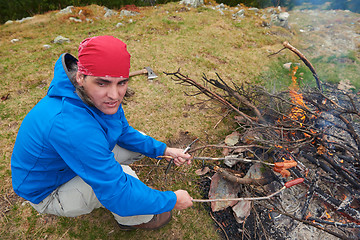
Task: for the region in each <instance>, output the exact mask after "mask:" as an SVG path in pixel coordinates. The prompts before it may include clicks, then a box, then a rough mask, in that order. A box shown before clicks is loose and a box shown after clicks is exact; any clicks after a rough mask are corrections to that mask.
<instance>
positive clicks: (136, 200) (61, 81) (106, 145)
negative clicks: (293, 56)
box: [11, 54, 176, 216]
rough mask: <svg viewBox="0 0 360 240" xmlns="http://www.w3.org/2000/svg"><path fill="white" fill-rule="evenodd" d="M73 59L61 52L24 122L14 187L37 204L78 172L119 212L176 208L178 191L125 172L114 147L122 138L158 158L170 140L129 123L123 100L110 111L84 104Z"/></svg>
mask: <svg viewBox="0 0 360 240" xmlns="http://www.w3.org/2000/svg"><path fill="white" fill-rule="evenodd" d="M72 61H77V60H76V58H74V57H73V56H71V55H70V54H63V55H61V57H60V58H59V60H58V61H57V62H56V64H55V70H54V72H55V73H54V78H53V80H52V82H51V84H50V88H49V90H48V93H47V95H46V96H45V97H44V98H43V99H42V100H40V102H39V103H38V104H37V105H36V106H35V107H34V108H33V109H32V110H31V111H30V112H29V113H28V114H27V116H26V117H25V118H24V120H23V122H22V124H21V127H20V130H19V132H18V135H17V139H16V142H15V146H14V149H13V153H12V158H11V170H12V183H13V188H14V191H15V192H16V193H17V194H18V195H19V196H21V197H23V198H25V199H27V200H29V201H30V202H32V203H35V204H37V203H39V202H41V201H42V200H43V199H44V198H45V197H47V196H48V195H49V194H50V193H51V192H52V191H54V190H55V189H56V188H57V187H59V186H60V185H62V184H63V183H66V182H67V181H69V180H70V179H72V178H73V177H75V176H76V175H78V176H80V177H81V178H82V179H83V180H84V181H85V182H86V183H87V184H89V185H90V186H91V187H92V189H93V190H94V192H95V194H96V196H97V198H98V199H99V201H100V202H101V203H102V205H103V206H104V207H105V208H107V209H108V210H110V211H111V212H114V213H116V214H118V215H120V216H133V215H142V214H158V213H162V212H166V211H170V210H171V209H173V208H174V206H175V203H176V195H175V193H174V192H171V191H165V192H162V191H158V190H154V189H151V188H149V187H148V186H146V185H145V184H144V183H142V182H141V181H140V180H138V179H136V178H134V177H132V176H130V175H128V174H126V173H124V172H123V169H122V167H121V165H120V164H119V163H118V162H117V161H116V160H115V158H114V154H113V153H112V150H113V148H114V146H115V144H118V145H119V146H121V147H123V148H126V149H129V150H132V151H136V152H139V153H142V154H144V155H146V156H149V157H153V158H154V157H157V156H160V155H163V153H164V151H165V148H166V145H165V144H164V143H162V142H159V141H157V140H155V139H153V138H151V137H149V136H144V135H143V134H141V133H140V132H138V131H137V130H135V129H134V128H132V127H131V126H129V124H128V122H127V120H126V118H125V115H124V111H123V109H122V107H121V106H120V107H119V110H118V112H117V113H116V114H114V115H106V114H104V113H102V112H101V111H99V110H98V109H96V108H94V107H89V106H88V105H86V104H85V103H84V102H83V101H82V100H81V99H80V98H79V97H78V95H77V94H76V93H75V87H74V86H73V85H72V83H71V82H70V80H69V78H68V74H69V70H68V67H67V63H68V62H72Z"/></svg>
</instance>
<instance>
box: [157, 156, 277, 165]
mask: <svg viewBox="0 0 360 240" xmlns="http://www.w3.org/2000/svg"><path fill="white" fill-rule="evenodd" d="M157 158H165V159H172V158H173V157H172V156H158V157H157ZM191 159H192V160H209V161H224V160H239V161H242V162H256V163H262V164H265V165H268V166H272V167H273V166H275V164H274V163H268V162H264V161H260V160H254V159H247V158H238V157H226V158H212V157H192V158H191Z"/></svg>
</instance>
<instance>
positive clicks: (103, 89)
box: [76, 73, 129, 114]
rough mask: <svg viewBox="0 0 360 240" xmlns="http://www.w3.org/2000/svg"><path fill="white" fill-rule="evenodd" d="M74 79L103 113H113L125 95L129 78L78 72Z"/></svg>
mask: <svg viewBox="0 0 360 240" xmlns="http://www.w3.org/2000/svg"><path fill="white" fill-rule="evenodd" d="M76 81H77V82H78V84H79V86H82V87H83V88H84V90H85V93H86V94H87V95H88V97H89V98H90V99H91V101H92V102H93V104H94V106H95V107H96V108H97V109H99V110H100V111H101V112H103V113H105V114H115V113H116V112H117V111H118V109H119V106H120V104H121V102H122V100H123V98H124V96H125V93H126V89H127V87H128V81H129V79H128V78H116V77H95V76H84V75H83V74H81V73H78V74H77V77H76Z"/></svg>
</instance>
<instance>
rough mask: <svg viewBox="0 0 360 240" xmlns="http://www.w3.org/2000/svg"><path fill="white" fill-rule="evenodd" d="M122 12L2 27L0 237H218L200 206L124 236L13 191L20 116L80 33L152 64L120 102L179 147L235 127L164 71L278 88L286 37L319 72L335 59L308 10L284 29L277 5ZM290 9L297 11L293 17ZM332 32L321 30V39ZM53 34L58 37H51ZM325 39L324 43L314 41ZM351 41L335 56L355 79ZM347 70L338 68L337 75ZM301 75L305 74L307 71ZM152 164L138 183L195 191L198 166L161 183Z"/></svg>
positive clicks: (96, 9)
mask: <svg viewBox="0 0 360 240" xmlns="http://www.w3.org/2000/svg"><path fill="white" fill-rule="evenodd" d="M127 10H128V11H132V12H131V14H130V15H129V16H126V15H125V12H120V11H118V12H116V11H109V9H104V8H103V7H101V6H97V5H91V6H87V7H81V8H79V7H75V8H73V9H72V11H71V12H66V11H63V12H62V13H60V14H59V12H58V11H56V12H49V13H46V14H43V15H37V16H35V17H34V18H32V19H28V20H24V21H22V22H13V23H10V24H6V25H1V26H0V57H1V61H0V76H1V79H0V97H1V101H0V123H1V127H0V153H1V155H0V156H1V158H0V179H1V182H2V184H1V187H0V191H1V197H0V212H1V215H0V218H1V221H0V236H1V239H45V238H46V239H119V238H126V239H216V238H220V236H221V229H220V228H218V227H217V226H216V225H215V224H214V223H213V221H212V219H211V218H210V216H209V214H208V212H207V211H206V205H200V204H195V206H194V207H193V208H191V209H188V210H186V211H182V212H177V211H176V212H174V219H173V220H172V221H171V223H170V224H169V225H168V226H166V227H165V228H164V229H161V230H159V231H153V232H141V231H135V232H130V233H129V232H121V231H119V230H118V229H117V228H116V225H115V222H114V220H113V218H112V216H111V214H110V213H109V212H108V211H106V210H104V209H99V210H97V211H94V212H93V213H91V214H89V215H86V216H81V217H77V218H61V217H54V216H48V215H38V214H37V213H36V212H35V211H33V210H32V208H31V207H30V206H29V205H28V204H26V202H25V201H24V199H21V198H19V197H17V196H16V195H15V194H14V192H13V190H12V188H11V170H10V158H11V152H12V147H13V145H14V142H15V138H16V133H17V131H18V129H19V127H20V124H21V121H22V119H23V118H24V117H25V115H26V114H27V113H28V112H29V111H30V109H31V108H32V107H33V106H34V105H35V104H36V103H37V102H38V101H39V100H40V99H41V98H42V97H43V96H44V95H45V94H46V91H47V89H48V86H49V84H50V82H51V79H52V74H53V64H54V62H55V61H56V60H57V58H58V57H59V56H60V54H61V53H64V52H69V53H71V54H73V55H75V56H76V55H77V47H78V45H79V43H80V42H81V41H82V40H83V39H85V38H87V37H91V36H96V35H113V36H115V37H118V38H120V39H122V40H123V41H124V42H125V43H127V44H128V50H129V52H130V53H131V55H132V58H131V70H139V69H142V68H143V67H146V66H150V67H151V68H152V69H153V70H154V71H155V72H156V73H157V75H158V76H159V77H158V78H157V79H155V80H152V81H148V80H147V79H146V77H145V76H137V77H134V78H133V79H132V80H131V81H130V87H131V89H132V90H133V91H134V93H135V94H134V95H133V96H132V97H130V98H129V99H128V100H127V101H126V105H125V106H124V108H125V111H126V114H127V117H128V120H129V122H130V123H131V124H132V125H133V126H134V127H135V128H137V129H139V130H141V131H144V132H145V133H147V134H149V135H151V136H154V137H155V138H157V139H159V140H161V141H164V142H167V143H169V144H170V145H173V146H178V147H183V146H184V145H186V144H188V143H189V140H190V139H191V138H192V137H194V136H196V137H199V138H200V139H201V141H202V143H204V144H205V143H217V142H219V141H220V140H221V139H222V137H223V136H224V135H225V134H227V133H229V132H231V131H232V128H233V127H236V126H233V125H232V124H231V121H229V119H228V118H227V116H228V115H227V113H226V112H225V111H224V110H223V109H221V108H219V107H217V106H214V105H211V104H210V106H209V105H207V104H205V103H204V102H201V98H200V97H191V96H187V95H185V94H184V92H187V93H191V92H192V90H193V89H191V88H186V87H184V86H181V85H178V84H176V83H175V82H174V81H172V80H171V78H170V77H168V76H166V75H165V74H164V73H163V72H175V71H177V70H178V69H180V71H181V72H182V73H184V74H185V75H188V76H189V77H190V78H193V79H197V80H198V81H199V82H201V78H202V76H203V74H206V75H207V76H208V77H209V78H216V75H215V73H217V74H219V76H221V78H223V79H224V80H225V81H227V82H231V81H233V82H235V83H236V84H238V85H242V84H243V85H244V86H246V85H247V84H249V83H253V82H257V83H259V84H263V85H266V84H267V81H268V80H269V79H270V77H271V79H270V80H271V81H276V82H280V83H278V85H281V84H283V85H285V86H286V84H287V83H281V79H287V78H288V77H289V76H288V73H287V72H286V71H284V70H283V69H282V67H280V68H274V65H276V66H282V65H283V64H284V63H286V62H290V61H292V62H296V61H297V62H298V61H299V60H298V59H297V58H296V57H295V56H293V55H292V54H291V53H289V52H285V51H282V52H281V53H279V54H278V55H276V56H273V57H268V56H269V54H271V53H275V52H277V51H278V50H280V49H282V42H283V41H289V42H291V43H292V44H293V45H294V46H297V47H298V48H299V49H300V50H302V51H304V52H305V53H306V54H309V57H310V58H311V59H314V60H315V61H316V62H317V63H319V65H315V66H316V67H317V69H321V66H326V63H327V61H330V60H329V59H328V57H329V58H330V57H332V58H331V59H336V60H337V63H336V64H339V63H340V62H341V61H340V60H339V59H340V58H338V57H336V56H337V55H336V56H335V55H334V54H335V53H336V54H338V52H334V53H333V52H331V53H330V56H328V55H325V53H323V50H324V49H322V50H316V51H315V50H314V49H315V48H317V47H319V44H320V46H322V45H323V44H329V47H327V48H332V47H333V45H334V44H335V45H336V46H338V45H339V44H338V43H336V42H335V43H332V42H330V41H329V40H326V38H323V37H320V38H319V39H318V40H319V42H318V43H317V42H315V41H314V39H315V37H314V36H317V35H319V34H318V33H319V32H316V31H315V32H314V31H310V30H309V29H308V28H307V26H309V24H308V23H304V22H303V21H305V19H308V18H307V16H308V14H309V13H308V12H303V13H302V12H294V13H290V28H284V27H281V26H276V25H274V24H272V23H271V16H272V14H274V13H275V14H279V13H280V12H281V11H283V10H281V11H280V10H279V9H273V8H272V9H263V10H259V9H249V8H246V7H237V8H236V7H234V8H229V7H227V6H224V5H218V6H203V7H199V8H196V9H195V8H190V7H187V6H184V5H181V4H178V3H169V4H165V5H159V6H155V7H143V8H134V7H132V8H129V9H127ZM242 11H243V12H242ZM344 14H345V15H349V16H350V15H351V19H354V21H349V23H348V22H346V24H351V23H350V22H354V28H353V29H354V30H353V31H354V33H353V34H355V35H351V36H353V37H351V36H350V37H349V38H350V39H352V40H354V38H356V39H358V35H359V30H358V29H359V21H358V20H356V19H358V18H359V15H355V14H354V15H353V14H349V13H346V12H344ZM292 16H295V18H294V21H292ZM337 17H338V16H337ZM337 17H336V18H334V17H331V18H330V19H329V20H331V19H332V20H336V19H337ZM344 18H345V19H350V18H349V17H345V16H344ZM297 19H304V20H301V22H300V20H297ZM308 20H309V19H308ZM333 24H334V23H333ZM339 24H341V23H339ZM313 25H316V26H317V25H318V23H315V24H313ZM323 26H324V27H322V28H324V30H327V29H328V28H327V27H326V24H325V25H323ZM340 26H341V25H340ZM351 26H352V25H350V27H351ZM334 28H335V27H334ZM340 29H341V27H340ZM301 30H305V31H306V32H305V33H302V31H301ZM312 33H314V35H311V34H312ZM331 33H332V32H331V31H329V35H328V36H331ZM59 36H62V37H64V38H66V39H65V40H64V41H63V42H62V43H55V42H54V40H55V39H56V38H57V37H59ZM346 36H348V34H347V35H346ZM324 39H325V40H324ZM323 40H324V41H327V42H325V43H321V41H323ZM349 41H350V40H349ZM356 41H357V40H356ZM356 41H354V42H351V44H349V43H346V44H344V46H341V47H339V48H341V49H342V50H343V49H345V47H348V46H350V45H352V44H353V45H354V48H353V49H348V51H344V52H341V53H340V55H341V57H342V58H341V59H344V57H345V59H350V60H351V61H350V60H349V62H345V63H344V64H345V65H344V64H342V65H341V67H343V66H346V67H347V69H350V70H349V72H351V75H346V76H347V78H349V81H353V80H354V79H353V78H351V76H354V74H353V72H352V71H353V68H354V67H358V64H359V45H358V42H356ZM315 53H316V54H315ZM333 56H335V57H333ZM324 59H325V60H324ZM346 61H348V60H346ZM330 64H332V66H333V65H335V63H333V62H331V63H330ZM269 72H271V74H270V73H269ZM345 72H347V71H341V73H342V74H345ZM320 73H321V74H322V71H321V72H320ZM349 74H350V73H349ZM321 76H322V75H321ZM336 76H338V75H336ZM357 77H359V76H357ZM334 78H335V75H334ZM357 79H358V78H357ZM355 80H356V79H355ZM308 81H310V82H311V81H313V80H312V77H311V76H310V77H309V80H308ZM356 81H357V80H356ZM352 83H353V84H355V83H354V82H352ZM229 122H230V124H229ZM155 163H156V162H155V160H153V159H145V160H143V161H142V162H141V164H143V165H151V166H139V167H136V170H137V172H138V173H139V175H140V177H141V179H142V180H143V181H144V182H145V183H146V184H148V185H150V186H152V187H155V188H157V189H160V190H175V189H179V188H183V189H187V190H189V192H190V193H191V195H192V196H193V197H198V198H201V197H202V195H201V192H200V190H199V188H198V184H197V182H198V181H199V179H198V177H197V176H196V175H195V174H194V171H195V170H196V169H197V167H199V165H200V163H194V164H193V165H192V166H190V167H180V168H176V169H175V170H176V171H174V172H173V173H172V174H171V176H168V177H167V179H166V180H164V179H165V176H164V171H163V166H165V163H160V166H161V167H154V166H153V165H154V164H155Z"/></svg>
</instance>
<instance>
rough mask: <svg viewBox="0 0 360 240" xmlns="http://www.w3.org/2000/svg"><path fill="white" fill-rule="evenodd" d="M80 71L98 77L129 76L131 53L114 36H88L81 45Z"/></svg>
mask: <svg viewBox="0 0 360 240" xmlns="http://www.w3.org/2000/svg"><path fill="white" fill-rule="evenodd" d="M78 58H79V61H78V63H77V64H78V71H79V72H80V73H82V74H85V75H90V76H96V77H122V78H128V77H129V69H130V54H129V53H128V51H127V50H126V44H125V43H123V42H122V41H120V40H119V39H117V38H115V37H113V36H98V37H92V38H87V39H85V40H84V41H82V42H81V43H80V46H79V57H78Z"/></svg>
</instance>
